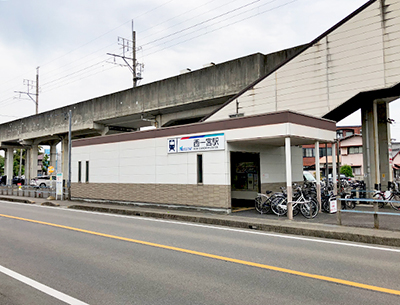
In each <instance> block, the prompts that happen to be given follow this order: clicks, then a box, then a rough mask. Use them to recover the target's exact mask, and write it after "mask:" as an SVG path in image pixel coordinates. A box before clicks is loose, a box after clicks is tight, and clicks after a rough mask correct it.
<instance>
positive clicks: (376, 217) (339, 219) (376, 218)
mask: <svg viewBox="0 0 400 305" xmlns="http://www.w3.org/2000/svg"><path fill="white" fill-rule="evenodd" d="M337 201H338V210H337V213H338V217H337V223H338V225H342V217H341V213H358V214H371V215H373V217H374V228H376V229H379V215H387V216H400V211H399V212H396V211H395V210H393V212H380V211H378V210H377V209H378V203H380V202H383V203H385V204H387V203H389V200H378V199H369V198H337ZM341 201H355V202H358V203H360V202H366V203H368V204H370V203H373V205H374V211H373V212H371V211H359V210H349V209H342V204H339V202H341ZM391 202H394V203H399V204H400V201H395V200H391Z"/></svg>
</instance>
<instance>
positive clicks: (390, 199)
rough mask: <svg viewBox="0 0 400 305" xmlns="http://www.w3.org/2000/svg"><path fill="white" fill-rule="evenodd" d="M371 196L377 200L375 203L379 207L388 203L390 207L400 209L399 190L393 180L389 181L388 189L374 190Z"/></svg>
mask: <svg viewBox="0 0 400 305" xmlns="http://www.w3.org/2000/svg"><path fill="white" fill-rule="evenodd" d="M373 198H374V199H376V200H379V201H378V202H377V203H378V207H379V208H380V209H381V208H383V207H384V206H385V205H386V204H388V203H389V204H390V206H391V207H392V209H394V210H396V211H400V192H399V189H398V186H397V184H396V183H394V182H392V183H391V186H390V187H389V190H388V191H380V190H376V191H375V193H374V195H373Z"/></svg>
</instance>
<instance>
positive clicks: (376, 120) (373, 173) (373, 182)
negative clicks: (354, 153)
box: [361, 100, 393, 189]
mask: <svg viewBox="0 0 400 305" xmlns="http://www.w3.org/2000/svg"><path fill="white" fill-rule="evenodd" d="M361 113H362V130H363V133H362V136H363V147H364V149H363V159H364V177H365V182H366V185H367V189H373V188H376V187H378V188H381V189H386V188H387V187H388V182H389V181H392V180H393V172H392V168H391V165H390V157H391V156H390V123H389V105H388V103H387V102H385V101H382V100H375V101H373V102H371V103H369V104H367V105H364V106H363V108H362V110H361Z"/></svg>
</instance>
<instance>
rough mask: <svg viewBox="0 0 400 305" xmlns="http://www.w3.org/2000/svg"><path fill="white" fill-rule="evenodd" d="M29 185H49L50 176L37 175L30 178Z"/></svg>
mask: <svg viewBox="0 0 400 305" xmlns="http://www.w3.org/2000/svg"><path fill="white" fill-rule="evenodd" d="M31 185H32V186H36V187H50V185H51V180H50V176H39V177H35V178H33V179H31Z"/></svg>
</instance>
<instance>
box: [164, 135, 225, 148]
mask: <svg viewBox="0 0 400 305" xmlns="http://www.w3.org/2000/svg"><path fill="white" fill-rule="evenodd" d="M224 149H225V137H224V134H223V133H220V134H212V135H200V136H193V137H182V138H175V139H168V153H178V152H195V151H197V152H198V151H207V150H224Z"/></svg>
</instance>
